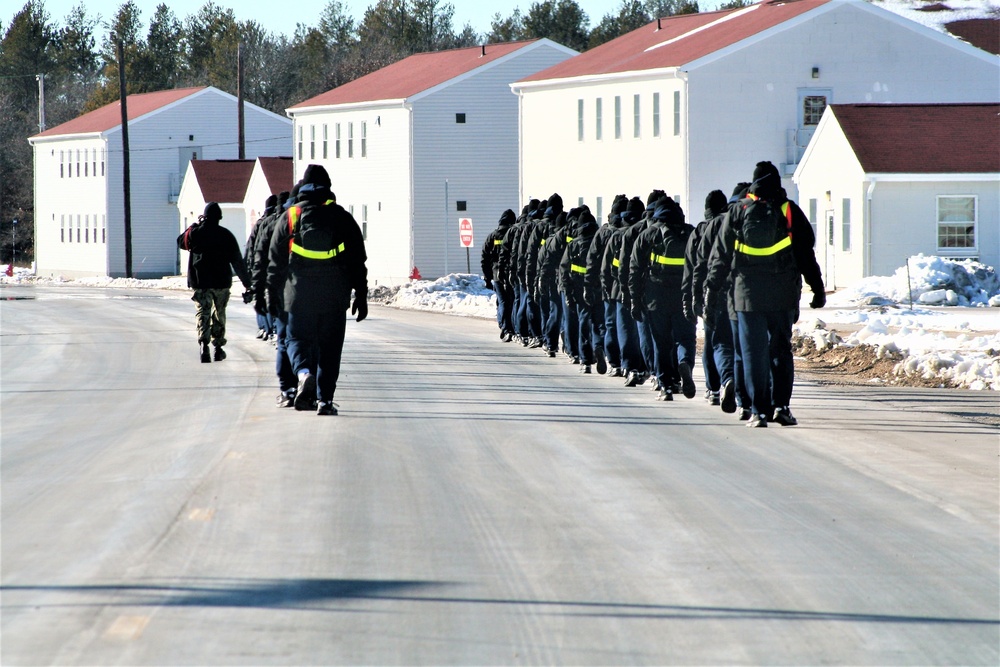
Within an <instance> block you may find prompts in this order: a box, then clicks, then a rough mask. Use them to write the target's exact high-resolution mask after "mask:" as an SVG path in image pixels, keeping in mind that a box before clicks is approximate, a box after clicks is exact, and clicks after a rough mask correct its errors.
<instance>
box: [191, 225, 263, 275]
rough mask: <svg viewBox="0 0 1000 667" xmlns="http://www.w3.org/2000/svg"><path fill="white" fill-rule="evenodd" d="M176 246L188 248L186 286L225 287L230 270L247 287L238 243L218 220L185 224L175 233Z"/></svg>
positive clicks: (245, 271)
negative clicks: (184, 226) (178, 232)
mask: <svg viewBox="0 0 1000 667" xmlns="http://www.w3.org/2000/svg"><path fill="white" fill-rule="evenodd" d="M177 247H178V248H180V249H181V250H187V251H188V252H189V253H190V255H188V286H189V287H191V288H192V289H228V288H230V287H232V286H233V271H235V272H236V275H237V276H239V279H240V282H241V283H243V286H244V288H245V289H250V275H249V274H248V273H247V268H246V264H244V262H243V255H242V254H241V253H240V245H239V243H237V241H236V237H235V236H233V233H232V232H230V231H229V230H228V229H226V228H225V227H223V226H221V225H220V224H219V221H218V220H204V221H201V222H196V223H195V224H193V225H191V226H190V227H188V228H187V229H186V230H184V232H183V233H182V234H181V235H180V236H178V237H177Z"/></svg>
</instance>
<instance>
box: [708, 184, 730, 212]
mask: <svg viewBox="0 0 1000 667" xmlns="http://www.w3.org/2000/svg"><path fill="white" fill-rule="evenodd" d="M728 203H729V200H728V199H727V198H726V193H724V192H723V191H722V190H712V191H711V192H709V193H708V196H707V197H705V217H706V218H707V217H713V218H714V217H715V216H717V215H719V214H720V213H722V212H723V211H725V210H726V205H727V204H728Z"/></svg>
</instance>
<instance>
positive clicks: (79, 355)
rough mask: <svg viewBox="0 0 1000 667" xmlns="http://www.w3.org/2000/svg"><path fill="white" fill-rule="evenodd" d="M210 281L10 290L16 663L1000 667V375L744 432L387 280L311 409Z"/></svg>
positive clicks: (2, 314)
mask: <svg viewBox="0 0 1000 667" xmlns="http://www.w3.org/2000/svg"><path fill="white" fill-rule="evenodd" d="M188 296H189V295H188V294H186V293H182V292H154V291H147V290H121V289H115V290H110V289H98V288H79V287H57V286H48V287H21V286H5V287H3V288H0V420H2V421H0V438H2V440H0V442H2V445H0V494H2V495H0V501H2V502H0V505H2V507H0V509H2V515H0V558H2V560H0V621H2V623H0V633H2V635H0V662H2V664H3V665H22V664H23V665H29V664H30V665H34V664H57V665H235V664H255V665H271V664H283V665H288V664H294V665H310V664H463V665H471V664H545V665H555V664H573V665H591V664H599V665H631V664H686V665H694V664H727V665H729V664H768V665H786V664H795V665H800V664H853V665H928V664H960V665H996V664H998V663H1000V572H998V564H1000V482H998V468H1000V463H998V450H1000V437H998V435H1000V433H998V430H997V428H996V427H995V426H992V425H990V424H989V423H984V419H983V418H984V417H986V418H987V419H986V420H985V421H986V422H988V420H989V418H995V417H996V414H997V412H998V411H1000V408H998V399H997V397H996V394H992V393H988V392H968V391H964V392H963V391H952V390H906V389H890V388H885V387H879V388H874V387H873V388H858V387H823V386H819V385H817V384H815V383H811V382H810V381H809V379H808V378H805V377H800V378H799V379H798V381H797V385H796V389H795V396H794V398H793V401H794V404H793V411H794V412H795V414H796V416H797V417H798V418H799V421H800V425H799V426H796V427H785V428H781V427H777V426H773V425H772V427H771V428H768V429H766V430H764V429H756V430H751V429H746V428H743V426H742V424H741V423H739V422H737V421H736V420H735V419H734V418H733V416H731V415H724V414H723V413H721V412H720V411H719V410H718V408H712V407H710V406H708V405H707V404H706V403H705V402H704V401H703V400H702V399H701V398H700V397H699V398H696V399H694V400H685V399H683V398H680V399H679V400H675V401H674V402H673V403H660V402H657V401H654V400H653V393H652V392H650V391H648V390H647V389H646V388H644V387H638V388H632V389H628V388H625V387H623V386H622V385H621V380H619V379H612V378H606V377H600V376H596V375H591V376H583V375H581V374H579V373H578V372H577V370H576V369H577V367H576V366H572V365H570V364H569V363H567V361H566V360H565V359H563V358H557V359H548V358H546V357H544V356H543V355H542V354H541V353H540V352H539V351H538V350H527V349H525V348H523V347H521V346H519V345H517V344H516V343H506V344H505V343H502V342H500V340H499V338H498V336H497V330H496V327H495V324H493V323H491V322H487V321H482V320H473V319H464V318H457V317H450V316H447V315H439V314H431V313H413V312H403V311H397V310H392V309H388V308H384V307H377V306H375V307H373V308H372V312H371V315H370V317H369V319H368V320H367V321H365V322H363V323H361V324H357V323H355V322H353V321H351V322H349V323H348V340H347V344H346V347H345V353H344V366H343V370H342V375H341V383H340V387H339V388H338V391H337V396H336V398H335V400H336V401H337V402H338V403H339V404H340V411H341V413H340V415H339V416H337V417H320V416H317V415H315V414H312V413H304V412H295V411H293V410H279V409H277V408H276V407H275V405H274V399H275V396H276V394H277V389H276V382H275V379H274V372H273V363H274V353H273V348H272V347H271V346H270V345H268V344H267V343H264V342H261V341H259V340H256V339H254V338H253V335H254V333H255V331H256V327H255V325H254V324H253V320H252V313H251V311H250V309H249V307H248V306H244V305H242V304H240V303H233V304H231V306H230V318H229V337H230V343H229V345H228V346H227V351H228V353H229V358H228V359H226V360H225V361H223V362H217V363H212V364H201V363H199V361H198V347H197V344H196V342H195V335H194V304H193V302H191V301H190V300H189V299H188ZM696 377H699V378H700V375H696Z"/></svg>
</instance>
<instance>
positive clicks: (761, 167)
mask: <svg viewBox="0 0 1000 667" xmlns="http://www.w3.org/2000/svg"><path fill="white" fill-rule="evenodd" d="M779 190H781V174H779V173H778V168H777V167H775V166H774V165H773V164H771V163H770V162H768V161H766V160H765V161H763V162H758V163H757V166H756V167H755V168H754V170H753V183H751V184H750V192H753V193H754V194H756V195H759V196H761V197H774V196H776V195H777V194H778V191H779Z"/></svg>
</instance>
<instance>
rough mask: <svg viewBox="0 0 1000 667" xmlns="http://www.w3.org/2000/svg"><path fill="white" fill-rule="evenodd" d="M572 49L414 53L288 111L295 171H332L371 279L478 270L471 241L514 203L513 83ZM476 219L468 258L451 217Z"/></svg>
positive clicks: (523, 45) (528, 45) (536, 46)
mask: <svg viewBox="0 0 1000 667" xmlns="http://www.w3.org/2000/svg"><path fill="white" fill-rule="evenodd" d="M575 54H576V51H573V50H571V49H568V48H566V47H563V46H560V45H559V44H556V43H555V42H552V41H550V40H547V39H541V40H534V41H527V42H515V43H509V44H490V45H486V46H482V47H474V48H465V49H454V50H450V51H439V52H434V53H422V54H417V55H414V56H410V57H409V58H405V59H403V60H401V61H399V62H397V63H395V64H393V65H390V66H388V67H385V68H383V69H381V70H378V71H376V72H373V73H371V74H369V75H367V76H364V77H361V78H359V79H356V80H354V81H352V82H350V83H347V84H344V85H343V86H339V87H338V88H334V89H333V90H330V91H328V92H326V93H323V94H322V95H318V96H316V97H314V98H311V99H308V100H305V101H304V102H301V103H299V104H296V105H295V106H293V107H291V108H290V109H288V110H287V113H288V115H289V116H290V117H291V118H292V119H293V122H294V125H295V151H294V157H295V174H296V177H297V178H301V176H302V174H303V173H304V172H305V169H306V166H308V165H309V164H310V163H317V164H322V165H323V166H324V167H326V169H327V171H328V172H329V173H330V177H331V179H332V181H333V191H334V193H335V194H336V196H337V201H338V203H339V204H341V205H342V206H344V208H346V209H348V210H349V211H351V212H352V213H353V215H354V218H355V219H356V220H357V221H358V223H359V224H360V225H361V227H362V230H363V231H364V233H365V238H366V241H367V242H366V247H367V252H368V258H369V259H368V272H369V282H370V283H371V284H373V285H374V284H399V283H401V282H405V280H406V279H407V277H408V276H409V274H410V272H411V270H412V268H413V267H417V268H418V269H419V271H420V273H421V274H422V275H423V277H425V278H432V277H437V276H441V275H444V274H446V273H449V272H465V271H466V269H467V267H468V266H471V268H473V269H474V270H476V271H478V268H476V267H478V259H479V258H478V257H476V256H473V255H478V248H479V245H478V244H479V242H480V241H481V240H482V239H483V238H484V237H485V235H486V234H487V233H489V231H492V229H493V228H494V227H495V226H496V223H497V221H498V220H499V218H500V215H501V214H502V213H503V211H504V210H505V209H508V208H512V209H519V208H520V203H519V202H520V198H519V197H518V116H517V114H518V103H517V98H516V97H515V96H514V95H512V94H511V90H510V84H511V83H513V82H514V81H517V80H518V79H521V78H523V77H525V76H528V75H529V74H532V73H534V72H537V71H539V70H542V69H545V68H547V67H550V66H552V65H554V64H556V63H559V62H562V61H563V60H566V59H567V58H569V57H571V56H573V55H575ZM460 218H471V219H472V220H473V224H474V226H475V227H474V228H475V235H476V242H475V245H474V246H473V248H472V250H471V253H470V254H469V257H470V261H469V264H467V253H466V251H465V250H464V249H463V248H462V247H461V245H460V242H459V219H460Z"/></svg>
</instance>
